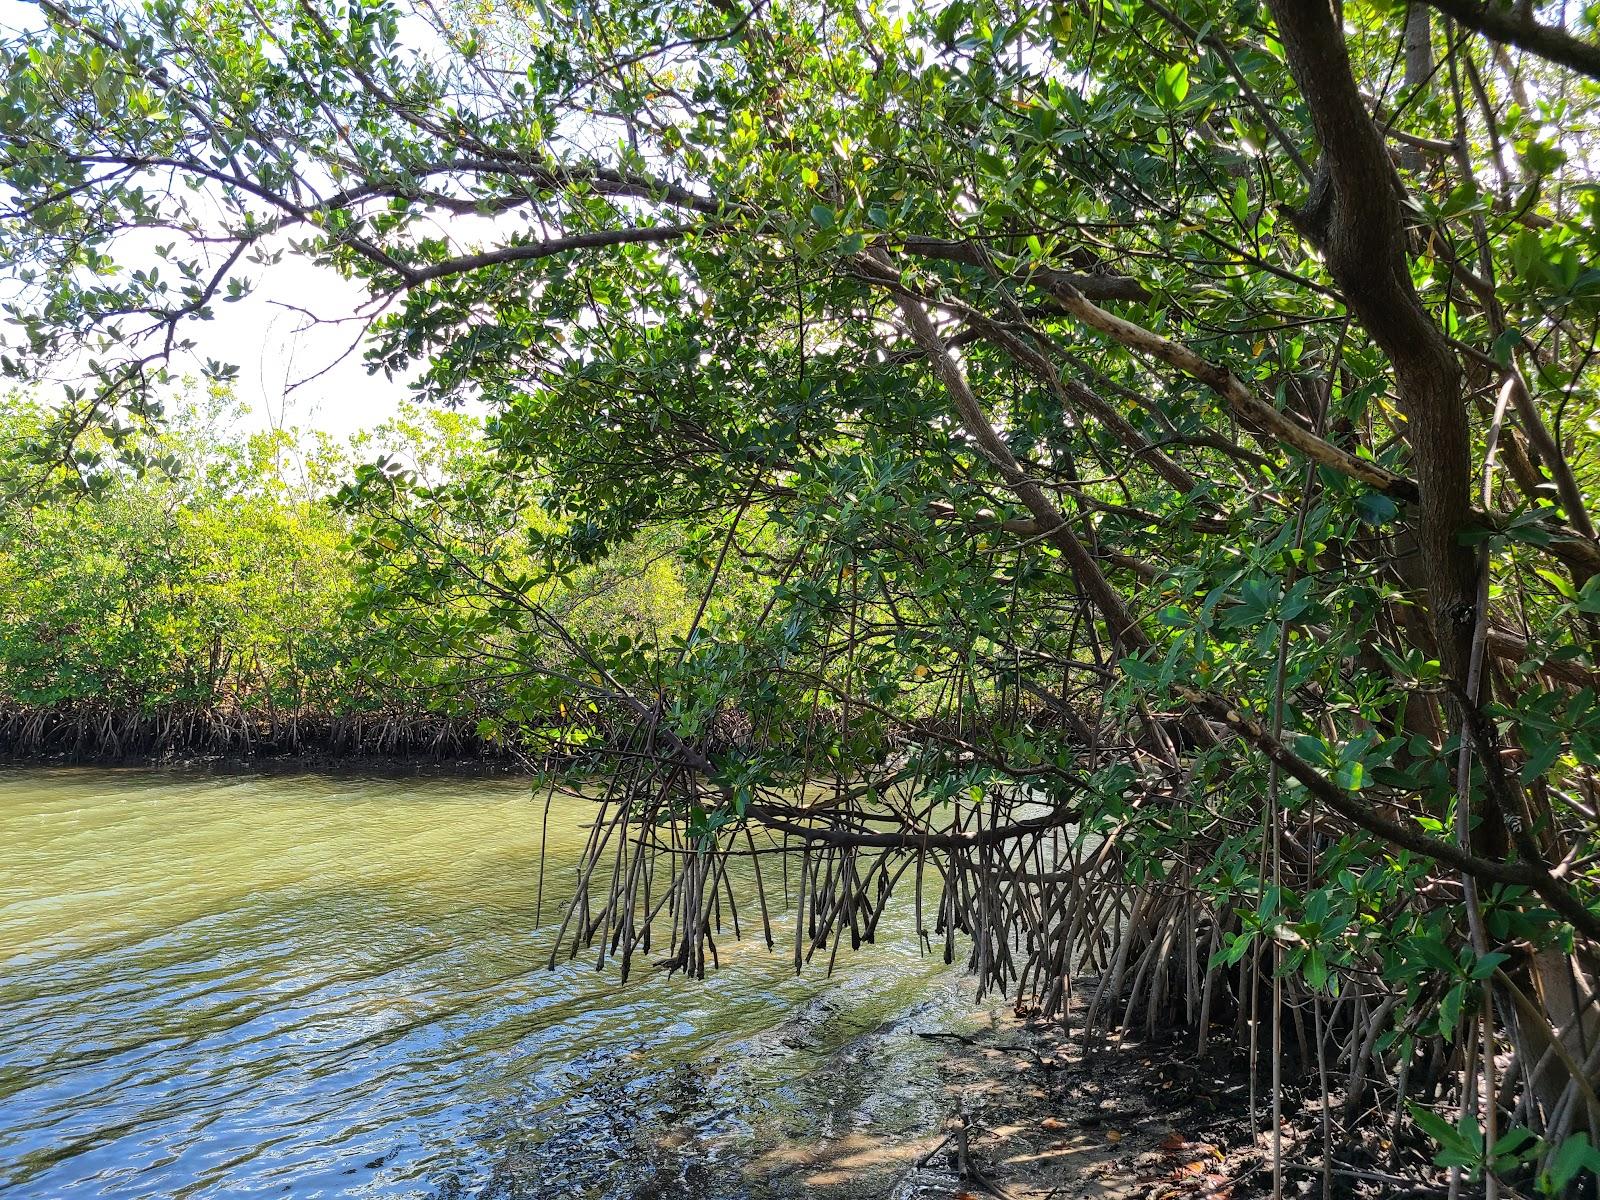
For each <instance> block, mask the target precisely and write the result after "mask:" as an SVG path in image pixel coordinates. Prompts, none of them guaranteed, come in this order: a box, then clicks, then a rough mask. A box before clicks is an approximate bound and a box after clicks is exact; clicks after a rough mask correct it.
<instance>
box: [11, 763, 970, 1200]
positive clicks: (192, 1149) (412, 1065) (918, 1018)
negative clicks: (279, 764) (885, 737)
mask: <svg viewBox="0 0 1600 1200" xmlns="http://www.w3.org/2000/svg"><path fill="white" fill-rule="evenodd" d="M542 807H543V804H542V800H540V801H535V800H534V799H533V798H531V797H530V796H529V794H528V791H527V785H526V784H525V783H521V782H514V781H507V780H459V779H452V780H414V779H413V780H371V779H349V778H329V777H308V776H240V777H201V776H194V775H182V774H162V773H158V772H92V771H76V770H73V771H67V770H60V771H34V770H27V771H11V772H7V773H0V1195H4V1196H6V1197H8V1198H9V1197H24V1196H26V1197H40V1198H51V1200H55V1198H69V1197H71V1198H75V1197H119V1198H122V1197H127V1198H133V1197H152V1198H155V1197H161V1198H163V1200H165V1198H167V1197H189V1196H208V1197H234V1196H254V1195H264V1196H292V1197H295V1198H297V1200H298V1198H301V1197H316V1196H329V1197H332V1196H340V1197H343V1196H356V1197H378V1196H382V1197H393V1196H418V1197H440V1198H444V1197H495V1198H509V1197H521V1196H558V1195H594V1196H627V1197H633V1196H638V1197H647V1196H649V1197H673V1196H685V1197H688V1196H706V1197H716V1196H747V1195H748V1196H752V1197H765V1196H770V1195H790V1194H812V1195H815V1194H818V1193H817V1192H816V1190H815V1187H814V1185H816V1184H818V1183H826V1182H836V1181H838V1180H841V1179H843V1180H845V1181H846V1185H845V1186H846V1187H848V1179H849V1178H850V1177H851V1172H850V1171H822V1172H819V1171H817V1170H816V1169H815V1164H814V1163H808V1162H807V1160H808V1159H809V1158H810V1157H811V1156H813V1155H815V1154H816V1153H817V1151H818V1150H819V1149H821V1150H822V1151H823V1153H822V1155H821V1157H822V1158H823V1159H824V1160H826V1159H827V1158H828V1157H829V1156H828V1154H827V1150H826V1148H827V1147H828V1146H830V1145H840V1146H843V1145H849V1144H852V1142H853V1143H854V1144H857V1145H859V1144H865V1145H867V1146H869V1147H870V1146H871V1145H872V1144H874V1143H875V1142H877V1141H878V1140H880V1139H882V1140H883V1141H885V1142H892V1141H893V1140H894V1139H896V1138H903V1137H905V1136H907V1135H910V1134H914V1133H919V1132H924V1131H926V1130H927V1129H928V1128H930V1127H931V1126H933V1125H934V1124H935V1123H936V1122H937V1121H938V1119H939V1118H940V1117H941V1116H942V1115H943V1114H944V1113H945V1112H947V1111H948V1108H949V1101H948V1098H946V1097H944V1096H943V1095H941V1094H940V1078H939V1064H938V1061H937V1056H936V1055H935V1054H934V1053H933V1052H932V1051H931V1050H930V1049H929V1048H928V1046H927V1043H924V1042H922V1041H920V1040H919V1039H917V1038H916V1037H915V1036H914V1030H916V1029H931V1028H949V1027H951V1023H952V1021H955V1020H958V1019H960V1017H961V1016H962V1015H963V1014H965V1013H966V1012H967V1010H968V1008H969V1006H970V997H969V995H968V993H967V992H966V991H965V989H964V986H963V984H962V983H961V980H960V979H959V977H958V976H956V975H954V974H952V973H951V972H949V971H946V970H944V969H943V968H942V967H941V966H940V964H938V963H937V962H936V961H935V960H932V959H925V958H923V957H921V956H920V955H919V954H918V952H917V948H916V946H915V944H914V942H913V939H912V938H911V937H910V935H909V929H908V925H909V921H908V919H905V918H902V919H901V921H900V922H899V924H898V926H897V927H894V928H890V929H888V930H886V931H885V936H883V937H881V939H880V944H879V945H878V946H875V947H869V948H868V949H866V950H865V951H863V952H862V953H861V954H859V955H849V954H848V953H842V954H841V955H840V958H839V963H838V967H837V968H836V970H835V972H834V974H833V976H832V977H831V978H829V977H827V976H826V975H825V973H824V971H823V970H822V969H821V968H820V967H815V968H810V969H808V971H807V972H806V974H805V975H803V976H802V977H800V978H795V977H794V975H793V973H792V968H791V964H790V962H789V960H788V957H787V954H786V953H785V952H784V948H783V947H781V946H780V950H779V952H778V953H777V954H773V955H769V954H768V953H767V952H766V951H765V949H764V948H761V947H760V945H759V943H757V942H755V941H747V942H745V943H741V944H729V945H724V946H723V947H722V950H723V963H724V967H723V969H722V970H721V971H720V972H719V973H717V974H716V975H715V977H714V978H711V979H708V980H707V981H706V982H705V983H701V984H696V983H693V982H685V981H684V980H682V979H668V978H666V977H665V975H664V974H661V973H658V972H654V971H650V970H648V969H647V970H646V971H645V972H644V973H643V974H642V975H640V976H638V977H637V978H636V979H635V980H634V981H631V982H630V983H629V984H628V985H627V987H625V988H619V987H618V986H617V985H616V980H615V978H614V976H613V975H612V974H611V973H610V972H609V971H608V972H607V973H605V974H597V973H596V972H595V971H594V969H593V966H592V962H591V963H568V964H565V965H562V966H560V967H558V968H556V969H555V970H553V971H551V970H547V969H545V968H544V966H543V963H544V960H545V958H546V957H547V955H548V953H549V948H550V938H551V937H552V936H553V933H554V928H555V926H554V921H555V919H556V917H557V916H558V910H559V907H560V901H561V900H562V899H564V898H565V897H566V895H568V894H569V893H570V889H571V874H572V873H571V870H570V868H571V864H572V862H573V860H574V858H575V856H576V854H577V851H578V847H579V845H580V842H581V839H582V837H583V828H582V825H583V822H584V821H585V820H587V819H588V818H589V816H590V811H591V810H590V809H589V807H588V806H587V805H586V804H583V803H581V802H567V803H566V804H561V803H560V802H559V801H558V805H557V808H556V809H555V810H554V811H553V812H552V815H551V820H550V860H549V866H548V867H547V877H546V886H545V897H544V911H543V917H544V922H543V925H542V926H541V925H540V923H539V921H538V920H536V909H535V893H536V884H537V874H538V836H537V835H538V829H539V819H540V816H541V813H542ZM746 933H747V934H748V933H749V931H748V930H746ZM852 1135H854V1137H853V1138H852ZM857 1157H859V1158H863V1159H870V1158H871V1154H870V1151H869V1152H868V1153H866V1154H865V1155H858V1156H857ZM867 1177H870V1175H869V1176H867ZM867 1177H863V1178H867ZM861 1186H862V1187H870V1190H872V1191H875V1192H877V1193H878V1194H881V1187H882V1181H881V1179H874V1180H873V1181H872V1183H871V1184H870V1185H867V1184H863V1185H861Z"/></svg>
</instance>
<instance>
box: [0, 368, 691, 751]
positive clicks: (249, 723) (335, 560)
mask: <svg viewBox="0 0 1600 1200" xmlns="http://www.w3.org/2000/svg"><path fill="white" fill-rule="evenodd" d="M48 417H49V412H48V410H47V409H46V408H45V407H44V406H42V405H40V404H39V403H37V402H35V401H32V400H29V399H27V398H24V397H22V396H19V395H15V394H14V395H11V396H9V397H7V398H5V399H0V429H4V430H5V431H6V434H5V437H4V443H5V444H4V447H3V449H4V451H5V455H4V457H0V484H3V487H0V753H11V754H22V755H64V756H68V757H73V758H80V759H82V758H88V759H94V758H112V759H115V758H119V757H123V756H129V755H137V756H145V755H156V756H159V755H164V754H174V753H176V754H183V753H216V752H227V753H233V754H250V753H269V754H273V753H276V754H282V753H303V752H309V753H323V754H335V755H363V754H369V755H387V756H413V757H418V758H429V757H444V758H451V757H471V756H494V757H501V756H509V755H528V756H533V757H538V756H541V755H549V754H561V755H569V754H572V753H577V752H581V751H582V749H583V747H584V745H585V743H586V742H587V741H588V739H589V738H590V737H591V736H592V735H593V733H594V732H595V729H594V726H593V723H592V721H591V722H584V721H580V720H577V719H569V717H573V718H575V714H569V713H568V711H567V706H566V705H565V704H562V703H560V702H559V701H555V700H552V699H551V698H550V697H549V696H548V694H546V693H545V692H542V691H538V690H537V689H532V690H530V686H529V676H528V666H529V663H530V657H529V647H528V646H527V645H525V644H524V645H522V646H520V647H515V648H514V647H513V646H512V645H511V643H512V642H514V641H515V639H516V629H515V623H514V622H496V623H495V624H494V625H493V627H492V628H488V627H485V628H484V629H483V636H482V637H481V638H479V639H477V640H476V641H475V642H473V643H472V644H470V645H465V646H464V645H462V644H461V643H460V642H458V641H456V640H454V635H455V634H457V633H460V632H462V631H464V630H465V629H468V628H470V627H471V626H472V623H473V621H474V620H475V619H476V620H481V619H482V616H483V610H484V607H485V603H486V601H485V595H484V593H483V592H482V591H481V590H474V589H473V588H471V587H470V585H469V586H467V587H464V588H463V589H461V590H460V591H459V592H458V594H457V595H456V596H455V597H454V598H453V599H452V600H450V601H448V602H444V603H441V602H440V597H438V596H437V595H429V596H428V597H427V598H426V600H425V601H419V600H418V597H417V595H416V591H415V586H414V585H416V584H417V583H418V582H419V579H418V577H417V574H418V572H419V571H422V570H424V569H425V568H426V567H427V566H428V564H429V563H433V564H434V565H437V564H438V562H440V561H443V560H445V559H448V561H450V562H451V563H453V564H454V565H455V569H457V570H459V571H462V572H463V573H464V578H465V579H467V580H470V579H471V578H472V572H474V571H476V572H479V573H482V572H484V571H487V570H489V569H490V564H491V563H493V564H495V565H496V567H497V569H500V570H505V569H507V567H508V566H512V565H516V564H518V563H519V562H520V563H521V564H522V566H523V567H524V569H532V568H533V564H532V563H531V562H529V561H528V557H527V545H528V542H527V538H528V537H529V535H530V533H532V532H533V531H534V530H535V529H536V528H537V527H539V525H540V524H541V522H540V518H539V515H538V510H537V508H529V507H526V506H523V507H522V508H520V509H519V510H517V511H512V510H511V509H509V508H500V509H498V510H493V509H489V508H480V509H479V510H478V511H477V512H476V513H475V514H473V515H472V516H466V515H464V514H463V513H462V511H461V510H460V509H457V510H456V511H455V512H454V513H453V514H452V516H451V519H450V520H444V519H442V518H441V514H440V511H439V509H438V506H437V503H436V498H437V497H438V496H440V495H442V494H444V492H445V491H447V490H449V489H454V488H458V487H459V486H460V485H462V484H465V483H466V482H467V481H468V480H469V479H471V478H472V476H473V474H474V472H478V471H481V469H482V465H483V461H482V460H483V458H484V454H485V451H484V447H483V440H482V422H481V421H479V420H477V419H474V418H471V417H467V416H464V415H461V414H458V413H451V412H448V411H440V410H429V411H426V412H423V411H419V410H416V409H414V408H413V409H407V410H406V411H405V412H403V413H402V414H401V415H400V416H398V417H396V418H394V419H392V420H390V421H387V422H385V423H383V424H382V425H380V426H378V427H377V428H374V429H372V430H369V431H367V432H366V433H364V434H362V435H359V436H357V437H355V438H353V439H351V441H349V442H346V443H339V442H335V441H333V440H332V439H329V438H327V437H326V436H320V435H313V434H308V433H305V432H303V431H298V430H274V431H271V432H263V433H256V434H245V433H241V432H239V431H238V429H237V428H236V426H235V413H234V410H233V408H232V407H231V403H230V400H229V397H228V396H227V395H226V393H225V392H220V393H219V394H217V395H214V396H211V397H209V398H207V399H206V400H204V401H203V402H199V403H193V404H185V405H181V406H180V407H179V409H178V412H177V414H176V415H175V416H174V417H173V418H172V419H171V420H169V421H168V423H167V424H166V425H165V426H164V428H163V430H162V431H161V433H160V435H159V436H158V437H156V438H154V439H150V440H148V441H146V442H145V443H144V445H143V448H142V455H143V457H142V458H141V459H140V460H139V462H138V463H137V465H130V464H128V463H122V464H120V465H118V466H116V467H114V468H111V469H107V470H105V471H103V472H100V473H97V474H96V475H94V476H93V479H92V483H91V485H90V486H88V487H87V488H86V490H85V492H84V493H81V494H80V493H76V492H68V493H64V492H60V491H53V492H52V491H51V490H49V489H48V488H46V489H44V490H43V492H41V491H40V490H39V487H38V485H39V481H40V475H39V472H38V471H37V468H36V466H34V465H33V464H31V463H29V462H27V461H26V460H25V459H24V457H23V456H22V451H23V449H24V448H25V447H26V446H27V445H28V444H29V441H30V439H31V438H32V437H34V436H37V435H38V434H39V432H40V431H41V430H42V429H43V428H44V424H45V422H46V420H47V419H48ZM380 456H381V457H382V458H383V459H384V460H385V462H386V463H387V464H388V467H387V470H386V472H385V478H386V479H387V480H388V486H387V487H386V488H384V489H383V490H382V492H381V493H380V492H379V491H377V490H374V489H368V490H367V491H366V492H365V493H364V494H363V495H362V497H361V499H360V500H351V499H349V498H347V497H345V496H343V495H342V494H341V490H340V489H341V488H342V487H343V486H344V485H345V484H347V483H349V482H350V480H351V479H352V477H353V474H354V472H355V469H356V467H357V466H358V465H359V464H363V463H366V462H368V461H370V460H372V459H374V458H378V457H380ZM542 524H543V527H544V528H546V529H548V528H549V527H550V526H549V522H548V521H545V522H543V523H542ZM401 543H407V544H410V545H412V547H413V548H414V549H415V550H416V551H417V554H418V556H419V557H413V558H409V559H408V558H403V557H397V556H396V555H394V554H393V553H391V551H393V550H394V549H396V548H397V547H398V546H399V545H400V544H401ZM424 547H425V548H426V549H425V550H424ZM682 550H683V547H682V543H681V539H678V540H675V539H671V538H667V537H657V538H655V539H653V540H643V539H642V540H641V543H640V544H639V545H638V546H636V547H633V548H632V553H631V554H630V556H629V558H628V559H627V560H626V562H623V561H621V560H620V559H612V560H609V561H602V562H599V563H597V564H596V565H595V566H593V567H591V568H588V569H584V570H581V571H579V572H577V573H576V574H574V575H569V576H568V577H567V580H566V581H565V582H564V583H552V584H550V585H548V586H546V587H544V588H543V589H542V590H541V592H540V596H539V599H540V600H541V601H542V602H543V603H544V604H546V605H548V606H550V607H551V608H552V609H553V610H555V611H559V612H560V613H561V614H562V616H563V618H564V619H565V620H566V621H567V622H568V623H569V625H570V628H571V629H572V631H573V632H574V634H575V636H578V637H580V638H589V637H597V636H598V635H599V634H600V633H601V632H602V631H603V632H604V634H605V635H606V637H607V638H612V637H615V636H617V635H618V634H626V635H630V636H632V637H634V638H638V639H640V640H642V641H645V640H653V639H660V638H669V637H671V636H672V635H673V633H674V632H681V631H682V629H683V628H684V627H685V626H686V624H687V621H688V619H689V615H690V612H689V608H688V601H687V600H686V595H687V593H686V591H685V588H684V576H685V572H688V573H690V574H691V575H692V574H693V573H694V572H695V570H696V568H695V566H694V564H693V563H692V562H686V561H685V559H684V556H683V553H682ZM408 585H412V586H408ZM514 656H516V657H514ZM531 661H535V662H539V663H542V664H544V665H546V666H549V667H551V668H552V669H559V667H560V666H561V664H562V662H563V657H562V655H561V652H560V649H559V647H552V646H551V645H549V644H548V643H543V642H542V643H541V645H540V646H539V648H538V650H537V651H536V652H534V653H533V657H532V660H531Z"/></svg>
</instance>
